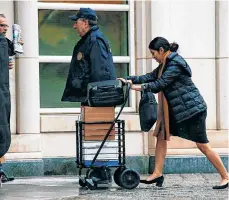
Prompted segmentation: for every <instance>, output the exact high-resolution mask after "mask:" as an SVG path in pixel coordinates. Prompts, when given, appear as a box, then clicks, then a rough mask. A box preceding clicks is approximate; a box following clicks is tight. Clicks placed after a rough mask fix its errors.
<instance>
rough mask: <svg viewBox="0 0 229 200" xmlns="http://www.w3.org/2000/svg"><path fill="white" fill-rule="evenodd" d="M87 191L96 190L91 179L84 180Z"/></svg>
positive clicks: (94, 182) (95, 185)
mask: <svg viewBox="0 0 229 200" xmlns="http://www.w3.org/2000/svg"><path fill="white" fill-rule="evenodd" d="M85 186H86V187H87V188H88V189H89V190H95V189H96V188H97V182H96V181H94V180H92V179H87V180H86V185H85Z"/></svg>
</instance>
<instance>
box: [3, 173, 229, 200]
mask: <svg viewBox="0 0 229 200" xmlns="http://www.w3.org/2000/svg"><path fill="white" fill-rule="evenodd" d="M218 180H219V176H218V174H165V182H164V185H163V187H162V188H158V187H156V186H152V185H144V184H139V186H138V187H137V188H136V189H133V190H126V189H122V188H119V187H118V186H117V185H116V184H115V183H113V185H112V187H111V188H109V189H100V190H92V191H91V190H86V189H85V188H79V185H78V183H77V182H78V179H77V177H65V176H61V177H60V176H52V177H29V178H17V179H16V180H14V181H12V182H8V183H5V184H3V187H2V188H0V200H78V199H79V200H111V199H115V200H117V199H118V200H143V199H147V200H149V199H157V200H170V199H171V200H227V199H228V189H224V190H213V189H212V186H213V185H215V184H217V181H218Z"/></svg>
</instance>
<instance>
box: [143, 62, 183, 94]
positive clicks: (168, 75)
mask: <svg viewBox="0 0 229 200" xmlns="http://www.w3.org/2000/svg"><path fill="white" fill-rule="evenodd" d="M182 73H183V70H182V68H181V67H180V66H178V65H173V66H168V67H167V68H166V70H165V71H164V72H163V74H162V76H161V77H160V78H158V79H157V80H155V81H153V82H150V83H146V84H144V85H143V89H144V91H151V92H153V93H158V92H160V91H162V90H163V89H165V88H166V87H167V86H168V85H170V84H171V83H172V82H174V81H175V80H176V79H178V78H179V77H180V75H181V74H182Z"/></svg>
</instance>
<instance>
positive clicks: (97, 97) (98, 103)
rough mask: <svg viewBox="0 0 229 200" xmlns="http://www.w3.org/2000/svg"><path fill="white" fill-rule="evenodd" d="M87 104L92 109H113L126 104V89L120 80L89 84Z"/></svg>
mask: <svg viewBox="0 0 229 200" xmlns="http://www.w3.org/2000/svg"><path fill="white" fill-rule="evenodd" d="M87 103H88V105H89V106H91V107H112V106H118V105H121V104H123V103H124V89H123V84H122V82H121V81H120V80H107V81H99V82H92V83H89V84H88V86H87Z"/></svg>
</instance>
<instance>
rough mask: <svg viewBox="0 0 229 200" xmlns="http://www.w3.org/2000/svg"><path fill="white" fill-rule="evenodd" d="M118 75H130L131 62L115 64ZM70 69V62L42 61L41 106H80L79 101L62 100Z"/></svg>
mask: <svg viewBox="0 0 229 200" xmlns="http://www.w3.org/2000/svg"><path fill="white" fill-rule="evenodd" d="M115 69H116V75H117V77H125V76H128V72H129V64H119V63H116V64H115ZM68 70H69V63H40V104H41V108H71V107H74V108H76V107H79V106H80V103H77V102H61V97H62V95H63V91H64V88H65V84H66V80H67V76H68Z"/></svg>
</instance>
